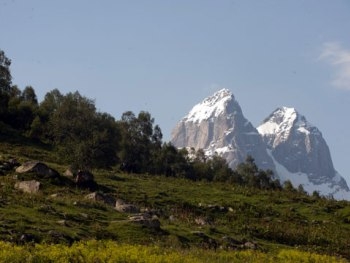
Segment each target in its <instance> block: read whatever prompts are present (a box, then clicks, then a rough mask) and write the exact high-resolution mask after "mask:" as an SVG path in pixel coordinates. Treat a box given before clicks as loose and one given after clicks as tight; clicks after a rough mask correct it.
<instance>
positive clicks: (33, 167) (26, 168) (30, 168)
mask: <svg viewBox="0 0 350 263" xmlns="http://www.w3.org/2000/svg"><path fill="white" fill-rule="evenodd" d="M16 172H17V173H20V174H23V173H30V172H33V173H35V174H37V175H39V176H41V177H46V178H56V177H59V173H58V172H57V171H56V170H54V169H52V168H50V167H48V166H47V165H46V164H44V163H41V162H38V161H28V162H25V163H24V164H22V165H21V166H19V167H17V169H16Z"/></svg>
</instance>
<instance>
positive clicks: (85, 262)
mask: <svg viewBox="0 0 350 263" xmlns="http://www.w3.org/2000/svg"><path fill="white" fill-rule="evenodd" d="M0 262H21V263H22V262H27V263H30V262H62V263H65V262H82V263H89V262H144V263H148V262H149V263H155V262H169V263H176V262H179V263H196V262H198V263H200V262H210V263H211V262H252V263H253V262H258V263H262V262H276V263H278V262H281V263H295V262H301V263H314V262H328V263H332V262H334V263H336V262H337V263H342V262H346V261H345V260H342V259H340V258H337V257H332V256H325V255H318V254H315V253H310V252H301V251H297V250H292V249H283V250H281V251H279V252H278V253H277V254H275V255H269V254H266V253H264V252H257V251H234V252H226V251H220V252H215V251H208V250H198V249H196V250H194V249H192V250H186V251H179V250H174V249H163V248H160V247H157V246H140V245H126V244H118V243H116V242H113V241H95V240H91V241H87V242H77V243H75V244H73V245H72V246H70V247H68V246H65V245H50V246H48V245H38V244H37V245H35V246H33V245H27V246H13V245H12V244H9V243H4V242H0Z"/></svg>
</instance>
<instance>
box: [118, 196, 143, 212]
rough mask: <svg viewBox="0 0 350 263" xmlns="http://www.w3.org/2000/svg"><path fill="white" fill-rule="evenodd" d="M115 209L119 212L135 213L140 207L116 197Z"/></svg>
mask: <svg viewBox="0 0 350 263" xmlns="http://www.w3.org/2000/svg"><path fill="white" fill-rule="evenodd" d="M115 209H116V210H117V211H118V212H121V213H130V214H135V213H139V212H140V209H139V208H138V207H137V206H135V205H133V204H127V203H125V201H123V200H121V199H118V200H117V201H116V202H115Z"/></svg>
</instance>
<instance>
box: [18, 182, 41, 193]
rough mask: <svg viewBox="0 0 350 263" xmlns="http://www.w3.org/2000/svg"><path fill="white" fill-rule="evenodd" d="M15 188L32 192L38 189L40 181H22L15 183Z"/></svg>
mask: <svg viewBox="0 0 350 263" xmlns="http://www.w3.org/2000/svg"><path fill="white" fill-rule="evenodd" d="M15 188H17V189H20V190H22V191H23V192H25V193H30V194H34V193H37V192H38V191H39V188H40V182H38V181H35V180H31V181H22V182H18V183H16V184H15Z"/></svg>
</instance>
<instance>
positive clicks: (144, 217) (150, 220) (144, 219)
mask: <svg viewBox="0 0 350 263" xmlns="http://www.w3.org/2000/svg"><path fill="white" fill-rule="evenodd" d="M129 220H130V222H134V223H138V224H141V225H143V226H145V227H148V228H153V229H160V221H159V219H158V217H157V216H155V215H154V216H151V215H150V214H147V213H145V214H139V215H135V216H131V217H129Z"/></svg>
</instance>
